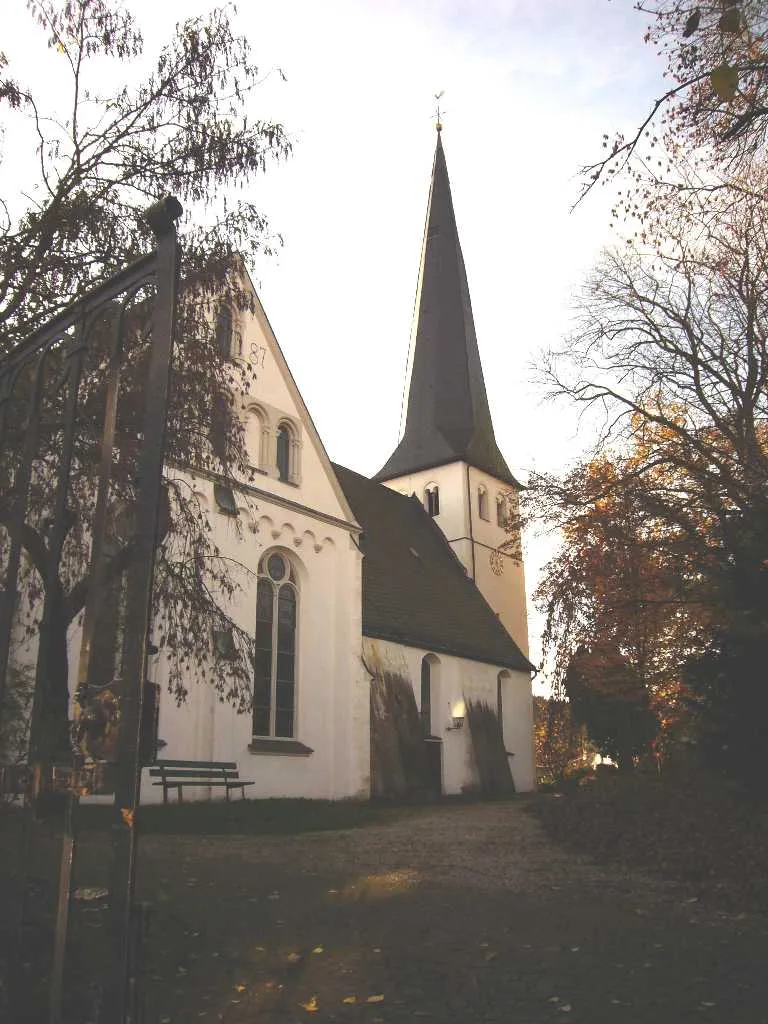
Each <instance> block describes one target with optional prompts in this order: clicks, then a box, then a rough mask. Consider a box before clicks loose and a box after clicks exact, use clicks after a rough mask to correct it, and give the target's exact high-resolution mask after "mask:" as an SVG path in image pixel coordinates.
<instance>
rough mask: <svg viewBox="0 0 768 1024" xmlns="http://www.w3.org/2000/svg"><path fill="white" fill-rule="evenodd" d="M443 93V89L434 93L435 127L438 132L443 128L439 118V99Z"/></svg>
mask: <svg viewBox="0 0 768 1024" xmlns="http://www.w3.org/2000/svg"><path fill="white" fill-rule="evenodd" d="M444 93H445V89H443V90H441V91H440V92H436V93H435V104H436V106H435V128H436V129H437V131H438V134H439V133H440V132H441V131H442V130H443V122H442V120H441V116H442V115H441V112H440V100H441V99H442V97H443V95H444Z"/></svg>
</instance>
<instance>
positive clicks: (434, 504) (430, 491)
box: [424, 484, 440, 516]
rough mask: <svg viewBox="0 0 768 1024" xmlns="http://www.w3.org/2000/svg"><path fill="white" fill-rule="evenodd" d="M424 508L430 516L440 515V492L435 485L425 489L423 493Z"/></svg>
mask: <svg viewBox="0 0 768 1024" xmlns="http://www.w3.org/2000/svg"><path fill="white" fill-rule="evenodd" d="M424 507H425V508H426V510H427V514H428V515H430V516H439V515H440V491H439V489H438V486H437V484H434V485H433V486H431V487H427V488H426V490H425V491H424Z"/></svg>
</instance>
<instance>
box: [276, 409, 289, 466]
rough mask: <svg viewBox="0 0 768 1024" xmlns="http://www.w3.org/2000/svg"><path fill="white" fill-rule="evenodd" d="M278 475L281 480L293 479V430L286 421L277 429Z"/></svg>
mask: <svg viewBox="0 0 768 1024" xmlns="http://www.w3.org/2000/svg"><path fill="white" fill-rule="evenodd" d="M277 476H278V479H280V480H290V479H291V432H290V430H289V429H288V427H287V426H286V425H285V424H284V423H282V424H281V425H280V427H279V428H278V431H277Z"/></svg>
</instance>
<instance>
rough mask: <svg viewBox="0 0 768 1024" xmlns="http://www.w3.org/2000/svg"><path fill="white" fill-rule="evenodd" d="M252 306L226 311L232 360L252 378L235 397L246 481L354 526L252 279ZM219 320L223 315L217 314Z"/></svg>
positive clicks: (351, 516) (278, 497)
mask: <svg viewBox="0 0 768 1024" xmlns="http://www.w3.org/2000/svg"><path fill="white" fill-rule="evenodd" d="M248 287H249V288H250V289H251V291H252V299H253V309H252V310H243V311H237V312H233V311H227V314H228V315H229V316H230V317H231V322H230V323H229V324H228V325H227V330H228V331H229V342H228V345H227V346H226V347H228V349H229V351H230V353H231V358H232V359H233V360H234V361H236V362H240V361H243V362H245V363H247V364H248V366H249V369H250V370H251V382H250V384H249V386H248V390H247V391H246V392H242V391H239V392H238V393H237V395H236V396H235V401H236V402H237V404H238V405H239V411H240V414H241V415H242V417H243V421H244V425H245V432H246V446H247V449H248V453H249V462H250V467H251V472H250V474H249V479H248V480H247V482H248V483H249V484H250V485H251V486H253V487H254V488H257V489H258V490H259V491H266V492H268V493H269V494H272V495H274V496H275V497H276V498H277V499H278V500H280V499H282V500H283V501H285V502H288V503H290V504H294V505H301V506H303V507H305V508H307V509H311V510H312V511H314V512H319V513H320V514H321V515H324V516H330V517H332V518H333V519H336V520H342V521H344V522H347V523H353V524H354V517H353V515H352V512H351V510H350V508H349V505H348V503H347V500H346V498H345V497H344V494H343V492H342V490H341V488H340V487H339V484H338V481H337V480H336V477H335V475H334V473H333V470H332V469H331V464H330V461H329V459H328V455H327V454H326V451H325V448H324V447H323V443H322V441H321V440H320V437H319V436H318V433H317V430H316V429H315V425H314V423H313V422H312V418H311V416H310V415H309V412H308V410H307V407H306V406H305V404H304V401H303V399H302V397H301V394H300V393H299V389H298V388H297V386H296V382H295V381H294V379H293V376H292V374H291V372H290V370H289V368H288V365H287V363H286V361H285V357H284V356H283V353H282V350H281V349H280V345H279V344H278V341H277V339H276V337H275V335H274V332H273V331H272V328H271V326H270V323H269V320H268V319H267V315H266V313H265V312H264V308H263V306H262V305H261V302H260V300H259V298H258V296H257V294H256V291H255V289H253V285H252V284H251V282H250V280H249V281H248ZM219 319H221V314H219Z"/></svg>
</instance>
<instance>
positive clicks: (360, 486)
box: [333, 465, 532, 672]
mask: <svg viewBox="0 0 768 1024" xmlns="http://www.w3.org/2000/svg"><path fill="white" fill-rule="evenodd" d="M333 468H334V470H335V472H336V476H337V478H338V480H339V483H340V484H341V488H342V490H343V491H344V494H345V495H346V498H347V501H348V502H349V504H350V507H351V508H352V512H353V513H354V516H355V519H356V520H357V521H358V522H359V523H360V525H361V526H362V528H363V535H362V539H361V542H360V546H361V548H362V552H363V555H364V556H365V557H364V559H363V634H364V635H365V636H369V637H377V638H379V639H384V640H394V641H396V642H397V643H402V644H406V645H408V646H411V647H421V648H424V649H426V650H429V651H436V652H443V653H445V654H454V655H457V656H458V657H461V658H470V659H472V660H473V661H483V662H487V663H488V664H491V665H499V666H502V667H505V668H511V669H519V670H520V671H523V672H528V671H530V670H531V668H532V665H531V664H530V662H529V661H528V659H527V658H526V657H525V656H524V655H523V654H522V652H521V651H520V648H519V647H518V646H517V644H516V643H515V642H514V640H513V639H512V637H511V636H510V635H509V633H507V631H506V629H505V628H504V627H503V626H502V624H501V622H500V621H499V619H498V617H497V615H496V613H495V612H494V611H493V610H492V608H491V607H490V605H489V604H488V603H487V602H486V600H485V598H484V597H483V596H482V594H481V593H480V591H479V590H478V589H477V587H476V586H475V584H474V582H473V581H472V580H471V579H470V578H469V577H468V576H467V575H466V573H465V571H464V567H463V566H462V564H461V562H460V561H459V559H458V558H457V557H456V555H454V553H453V551H452V550H451V548H450V546H449V545H448V542H447V541H446V539H445V537H444V536H443V534H442V532H441V531H440V528H439V527H438V526H437V525H436V523H435V522H434V520H432V519H431V518H430V516H428V515H427V513H426V512H425V510H424V507H423V506H422V504H421V502H420V501H418V499H416V498H414V497H411V498H407V497H405V495H403V494H398V493H397V491H393V490H390V488H389V487H384V486H383V485H382V484H378V483H375V482H374V481H373V480H368V479H366V478H365V477H364V476H360V475H359V474H358V473H353V472H352V470H351V469H345V468H344V467H343V466H336V465H334V467H333Z"/></svg>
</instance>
